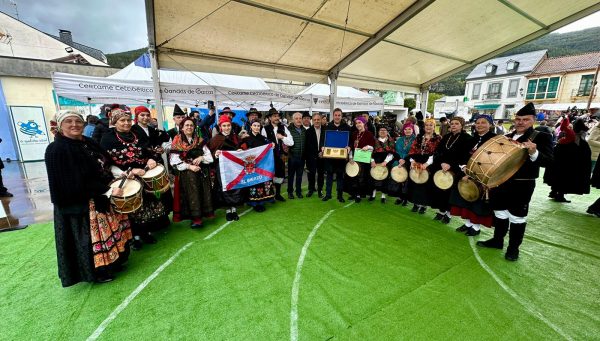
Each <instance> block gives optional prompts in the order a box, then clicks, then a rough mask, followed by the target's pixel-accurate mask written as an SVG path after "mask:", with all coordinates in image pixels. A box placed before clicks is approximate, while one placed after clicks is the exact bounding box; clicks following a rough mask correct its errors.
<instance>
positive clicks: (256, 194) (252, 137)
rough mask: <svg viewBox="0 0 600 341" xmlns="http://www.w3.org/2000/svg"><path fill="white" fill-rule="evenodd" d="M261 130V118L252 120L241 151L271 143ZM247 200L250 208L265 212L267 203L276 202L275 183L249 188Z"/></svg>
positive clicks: (264, 183)
mask: <svg viewBox="0 0 600 341" xmlns="http://www.w3.org/2000/svg"><path fill="white" fill-rule="evenodd" d="M261 129H262V126H261V124H260V118H256V119H254V120H252V122H250V131H249V132H248V136H246V137H245V138H244V139H242V144H241V149H243V150H247V149H251V148H256V147H260V146H264V145H266V144H269V143H271V142H269V139H267V138H266V137H265V136H263V135H262V134H261ZM246 198H247V199H246V203H247V204H248V206H251V207H252V208H253V209H254V210H255V211H256V212H264V211H265V210H266V208H265V203H267V202H275V189H274V186H273V181H271V180H268V181H265V182H263V183H260V184H257V185H254V186H250V187H248V188H247V195H246Z"/></svg>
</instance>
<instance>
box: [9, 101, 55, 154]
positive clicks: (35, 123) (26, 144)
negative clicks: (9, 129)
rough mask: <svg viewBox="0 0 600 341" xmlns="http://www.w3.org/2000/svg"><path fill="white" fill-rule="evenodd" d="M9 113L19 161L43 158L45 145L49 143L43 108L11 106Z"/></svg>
mask: <svg viewBox="0 0 600 341" xmlns="http://www.w3.org/2000/svg"><path fill="white" fill-rule="evenodd" d="M10 115H11V120H12V125H13V130H14V132H15V136H16V137H17V144H18V147H19V154H20V156H21V157H20V158H21V161H39V160H43V159H44V153H45V152H46V147H47V146H48V145H49V144H50V139H49V138H48V129H47V128H46V120H45V119H44V109H42V108H41V107H18V106H14V107H13V106H11V107H10Z"/></svg>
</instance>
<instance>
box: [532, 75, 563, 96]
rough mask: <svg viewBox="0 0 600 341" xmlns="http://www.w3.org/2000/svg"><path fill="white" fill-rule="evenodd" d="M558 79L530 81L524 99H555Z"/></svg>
mask: <svg viewBox="0 0 600 341" xmlns="http://www.w3.org/2000/svg"><path fill="white" fill-rule="evenodd" d="M559 83H560V77H551V78H538V79H530V80H529V82H528V83H527V94H526V95H525V99H546V98H556V93H557V91H558V84H559Z"/></svg>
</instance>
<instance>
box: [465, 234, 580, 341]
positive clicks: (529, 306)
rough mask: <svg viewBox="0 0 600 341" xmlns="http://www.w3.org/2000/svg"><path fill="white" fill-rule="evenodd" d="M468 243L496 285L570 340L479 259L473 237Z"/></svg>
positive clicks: (568, 338) (567, 337)
mask: <svg viewBox="0 0 600 341" xmlns="http://www.w3.org/2000/svg"><path fill="white" fill-rule="evenodd" d="M469 244H470V245H471V249H473V254H474V255H475V259H477V261H478V262H479V265H481V267H482V268H483V269H484V270H485V271H487V273H488V274H490V276H492V278H493V279H494V280H495V281H496V283H498V285H500V287H501V288H502V289H504V291H506V292H507V293H508V294H509V295H510V296H512V298H514V299H515V301H517V302H518V303H519V304H521V305H522V306H523V307H524V308H525V309H526V310H527V311H529V313H530V314H531V315H533V316H535V317H537V318H538V319H539V320H540V321H542V322H544V323H545V324H546V325H547V326H548V327H550V328H552V330H554V331H555V332H556V333H558V334H559V335H560V336H562V337H564V338H565V339H567V340H572V338H571V337H569V336H568V335H567V334H565V332H563V331H562V330H561V329H560V328H559V327H558V326H556V325H555V324H553V323H552V322H550V321H548V319H546V318H545V317H544V315H542V314H541V313H540V312H539V311H537V310H536V309H535V306H534V305H533V304H531V303H529V302H528V301H527V300H525V299H523V298H521V297H520V296H519V295H518V294H517V293H516V292H515V291H514V290H512V289H511V288H510V287H509V286H508V285H507V284H506V283H504V282H503V281H502V280H501V279H500V277H498V275H496V273H495V272H494V270H492V269H491V268H490V267H489V266H488V265H487V264H486V263H485V262H484V261H483V259H481V256H479V252H478V251H477V248H476V247H475V240H474V239H473V238H469Z"/></svg>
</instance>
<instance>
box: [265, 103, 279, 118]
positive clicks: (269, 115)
mask: <svg viewBox="0 0 600 341" xmlns="http://www.w3.org/2000/svg"><path fill="white" fill-rule="evenodd" d="M274 114H277V115H279V111H277V109H275V107H273V104H271V109H269V112H268V113H267V118H268V117H271V115H274Z"/></svg>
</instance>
